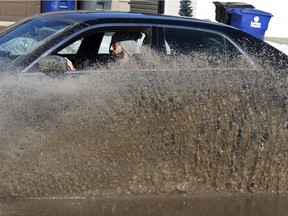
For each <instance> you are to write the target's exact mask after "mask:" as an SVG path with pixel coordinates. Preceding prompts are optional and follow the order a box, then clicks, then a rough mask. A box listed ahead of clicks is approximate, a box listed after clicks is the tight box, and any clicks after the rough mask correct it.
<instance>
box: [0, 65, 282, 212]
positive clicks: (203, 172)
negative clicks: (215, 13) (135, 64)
mask: <svg viewBox="0 0 288 216" xmlns="http://www.w3.org/2000/svg"><path fill="white" fill-rule="evenodd" d="M234 72H235V71H234ZM271 73H272V72H271V71H270V72H269V73H268V72H267V74H266V73H264V74H263V73H248V72H246V73H233V76H231V71H221V72H219V71H212V70H211V71H209V72H208V73H207V72H205V73H204V72H203V71H201V72H199V71H193V70H191V71H174V72H171V71H170V72H168V71H165V70H162V71H152V70H151V71H148V72H147V71H142V72H129V73H127V72H125V71H110V72H108V73H107V71H106V72H93V74H89V75H85V76H81V77H79V78H69V79H66V78H65V79H61V78H60V79H55V78H49V77H42V76H40V77H37V76H35V77H30V76H29V77H21V76H20V77H19V76H16V77H13V76H5V77H3V78H2V79H1V81H0V84H1V85H0V86H1V87H0V88H1V89H0V92H1V94H0V109H1V113H0V119H1V121H0V122H1V124H0V131H1V137H0V148H1V152H0V165H1V170H0V179H1V181H0V196H1V197H2V202H1V209H4V210H2V212H1V211H0V213H1V214H3V215H5V214H6V213H7V214H9V212H12V213H11V214H14V213H15V212H16V213H15V214H16V215H36V213H37V215H49V214H50V215H51V211H50V210H48V207H49V208H50V207H51V206H52V207H53V211H55V213H53V215H65V214H66V215H81V214H83V215H89V214H91V215H92V214H93V212H101V213H102V215H109V214H114V212H115V214H117V215H124V214H125V215H129V214H130V213H133V215H153V214H154V215H159V214H162V215H166V214H167V215H175V214H176V215H189V214H191V213H193V214H194V213H195V214H196V212H203V214H200V215H208V214H213V215H214V213H215V212H214V211H216V212H219V214H218V215H223V214H222V212H223V211H224V212H225V211H227V212H231V214H233V215H257V213H256V212H259V214H258V215H265V214H266V215H271V214H272V213H273V214H274V215H284V214H283V213H284V212H286V211H285V210H287V209H285V208H286V207H285V205H284V204H283V203H287V197H286V196H284V195H285V194H286V193H287V191H288V181H287V159H288V155H287V154H288V151H287V148H288V147H287V136H288V133H287V82H286V80H285V79H284V80H283V79H279V80H278V79H277V76H272V75H273V74H271ZM267 77H268V78H269V82H267ZM271 77H273V79H271ZM247 81H249V83H247ZM256 81H257V82H256ZM259 193H261V195H259ZM221 194H224V196H223V195H221ZM227 194H229V196H228V195H227ZM243 194H248V195H247V196H242V195H243ZM263 194H264V195H263ZM265 194H267V195H265ZM184 195H185V196H184ZM73 197H80V198H81V199H72V198H73ZM117 197H118V198H117ZM139 197H141V199H140V198H139ZM143 197H144V198H143ZM163 197H165V198H163ZM11 199H12V200H11ZM186 203H187V205H186ZM39 206H40V208H39ZM195 206H196V207H195ZM2 207H3V208H2ZM206 207H207V208H206ZM263 208H264V209H266V210H265V211H264V210H263V211H262V210H259V209H263ZM147 209H149V211H147ZM213 209H214V210H213ZM14 210H15V212H14V213H13V211H14ZM128 210H129V211H128ZM150 210H151V211H150ZM166 210H167V212H166ZM267 212H268V213H270V212H271V214H267ZM78 213H79V214H78ZM158 213H159V214H158ZM252 213H253V214H252ZM254 213H255V214H254ZM15 214H14V215H15ZM131 215H132V214H131Z"/></svg>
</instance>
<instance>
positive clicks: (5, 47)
mask: <svg viewBox="0 0 288 216" xmlns="http://www.w3.org/2000/svg"><path fill="white" fill-rule="evenodd" d="M119 31H120V32H121V31H122V32H127V33H131V34H135V33H137V34H138V35H140V36H139V38H138V39H137V46H138V47H137V50H138V53H137V55H138V59H143V58H142V57H141V55H143V53H141V52H142V51H143V50H144V47H145V48H149V49H150V50H151V52H153V53H157V54H159V56H161V59H162V60H163V62H164V64H163V65H167V63H169V62H171V60H173V59H175V58H179V57H180V58H182V57H183V56H186V57H187V56H189V57H191V62H193V61H194V60H195V61H196V60H197V59H198V58H200V57H201V56H202V57H203V58H202V62H203V64H202V63H201V64H199V63H198V64H195V68H207V67H208V68H210V69H211V68H213V69H215V68H222V69H223V68H225V69H229V68H232V69H235V68H237V69H243V68H244V69H245V70H247V69H251V70H259V69H261V68H263V67H266V66H269V67H273V68H276V69H281V70H286V69H287V65H288V57H287V55H285V54H284V53H282V52H280V51H278V50H277V49H276V48H274V47H272V46H270V45H269V44H267V43H265V42H264V41H262V40H260V39H258V38H256V37H254V36H252V35H250V34H248V33H245V32H242V31H240V30H238V29H236V28H234V27H231V26H228V25H225V24H221V23H215V22H210V21H204V20H198V19H192V18H183V17H173V16H164V15H151V14H141V13H126V12H95V11H91V12H87V11H86V12H84V11H82V12H81V11H69V12H67V11H65V12H52V13H44V14H39V15H35V16H32V17H29V18H27V19H24V20H22V21H20V22H18V23H16V24H14V25H13V26H10V27H9V28H6V29H4V30H3V31H2V32H1V36H0V62H1V65H2V67H1V69H2V70H6V71H14V72H19V73H29V72H40V71H43V72H45V73H49V72H51V71H52V72H53V71H54V72H55V71H56V72H57V73H58V72H59V73H65V72H66V71H68V69H67V67H66V65H65V60H63V58H61V57H67V58H69V59H70V60H71V61H72V62H73V64H74V65H75V67H76V68H77V69H78V70H79V71H81V70H86V69H87V68H89V67H92V68H93V67H95V68H97V66H98V67H99V66H100V65H101V66H103V65H106V64H107V63H108V62H110V61H111V57H110V55H109V46H110V43H111V36H112V35H113V34H114V33H115V32H119ZM145 50H147V49H145ZM51 56H57V57H58V58H52V59H51ZM203 59H204V61H203ZM39 61H40V63H41V64H39ZM51 61H52V63H51ZM45 64H46V65H45ZM141 65H142V66H143V67H144V68H148V67H149V68H152V67H153V65H150V64H149V62H147V61H146V62H145V61H144V62H142V64H141ZM192 65H193V64H192ZM45 66H46V67H45ZM180 66H181V64H180Z"/></svg>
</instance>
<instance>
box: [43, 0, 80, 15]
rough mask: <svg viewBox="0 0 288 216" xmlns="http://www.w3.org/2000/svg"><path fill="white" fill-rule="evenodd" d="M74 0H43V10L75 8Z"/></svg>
mask: <svg viewBox="0 0 288 216" xmlns="http://www.w3.org/2000/svg"><path fill="white" fill-rule="evenodd" d="M74 6H75V1H74V0H42V1H41V12H42V13H44V12H50V11H61V10H74Z"/></svg>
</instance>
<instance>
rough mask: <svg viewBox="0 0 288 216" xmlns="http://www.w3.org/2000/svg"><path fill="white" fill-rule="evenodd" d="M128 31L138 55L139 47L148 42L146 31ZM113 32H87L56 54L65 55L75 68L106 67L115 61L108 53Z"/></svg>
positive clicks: (139, 52)
mask: <svg viewBox="0 0 288 216" xmlns="http://www.w3.org/2000/svg"><path fill="white" fill-rule="evenodd" d="M117 32H118V31H117ZM125 32H127V31H125ZM128 32H129V34H130V35H131V38H133V39H135V40H136V42H137V50H138V53H137V55H140V54H141V47H142V46H144V45H147V44H149V35H148V33H147V32H145V31H135V30H134V31H128ZM114 33H115V31H105V32H104V31H103V32H96V33H92V34H88V35H86V36H84V37H82V38H80V39H79V40H77V41H74V42H73V43H70V44H69V45H68V46H66V47H65V48H64V49H62V50H60V51H58V52H57V53H56V55H59V56H63V57H67V58H68V59H69V60H71V61H72V63H73V65H74V66H75V68H76V69H77V70H83V69H87V68H93V69H98V68H103V67H106V66H107V65H108V64H109V63H111V62H113V61H115V57H114V56H112V55H111V54H110V53H109V48H110V44H111V38H112V36H113V34H114ZM129 37H130V36H129Z"/></svg>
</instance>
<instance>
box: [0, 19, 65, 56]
mask: <svg viewBox="0 0 288 216" xmlns="http://www.w3.org/2000/svg"><path fill="white" fill-rule="evenodd" d="M69 25H70V24H69V23H64V22H62V21H58V20H51V19H47V18H46V19H32V20H29V21H27V22H25V23H22V24H21V25H18V26H17V27H16V28H14V29H12V30H7V32H4V33H3V34H2V35H1V36H0V56H1V57H3V56H5V57H9V58H12V59H14V58H17V57H19V56H22V55H27V54H29V53H31V52H32V51H33V50H35V49H36V48H37V47H39V46H41V45H42V44H43V43H44V42H45V41H47V40H49V38H51V37H53V36H54V35H55V34H57V33H59V32H61V31H63V30H64V29H66V28H67V27H68V26H69Z"/></svg>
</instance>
